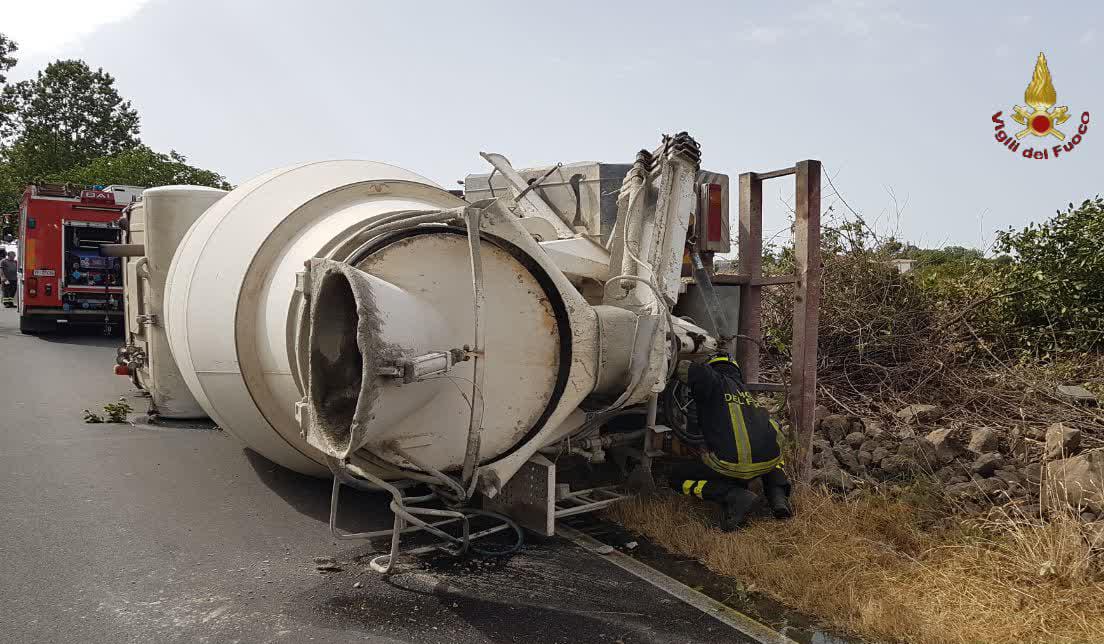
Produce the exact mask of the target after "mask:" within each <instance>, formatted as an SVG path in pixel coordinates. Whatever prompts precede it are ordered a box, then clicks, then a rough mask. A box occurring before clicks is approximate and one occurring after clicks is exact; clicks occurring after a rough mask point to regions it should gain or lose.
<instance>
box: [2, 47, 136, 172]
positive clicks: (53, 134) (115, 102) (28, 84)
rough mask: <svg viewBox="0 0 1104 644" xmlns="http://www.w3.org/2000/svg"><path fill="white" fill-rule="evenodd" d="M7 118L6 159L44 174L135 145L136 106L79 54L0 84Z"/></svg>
mask: <svg viewBox="0 0 1104 644" xmlns="http://www.w3.org/2000/svg"><path fill="white" fill-rule="evenodd" d="M2 100H3V102H4V104H5V105H6V106H7V109H8V110H9V111H10V113H11V118H10V119H9V121H8V122H7V123H6V124H5V127H4V131H3V132H0V136H2V137H3V141H4V143H5V144H6V148H7V149H6V153H5V156H6V157H7V159H6V160H7V161H8V163H10V164H11V165H12V166H13V167H14V168H15V169H16V171H17V172H18V173H19V174H21V175H23V176H24V177H25V178H28V179H31V178H35V177H44V176H47V175H50V174H53V173H55V172H61V171H64V170H67V169H69V168H73V167H76V166H78V165H82V164H84V163H88V162H89V161H91V160H92V159H95V158H98V157H102V156H109V155H112V154H117V153H119V152H122V151H123V150H127V149H130V148H132V147H134V146H136V145H138V142H139V141H138V129H139V128H138V112H137V111H136V110H134V109H133V108H132V107H131V105H130V101H126V100H123V97H122V96H120V95H119V92H118V90H117V89H116V88H115V79H114V78H113V77H112V76H111V75H110V74H108V73H107V72H105V71H103V69H97V70H95V71H93V70H92V69H91V68H89V67H88V65H87V64H86V63H85V62H84V61H81V60H59V61H55V62H53V63H50V64H49V65H47V66H46V69H44V70H42V71H40V72H39V73H38V75H37V76H36V77H35V78H34V79H32V80H26V81H20V82H18V83H13V84H10V85H7V86H5V87H4V91H3V99H2Z"/></svg>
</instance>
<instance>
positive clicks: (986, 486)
mask: <svg viewBox="0 0 1104 644" xmlns="http://www.w3.org/2000/svg"><path fill="white" fill-rule="evenodd" d="M973 484H974V485H975V486H977V488H978V492H980V493H981V494H984V495H985V496H987V497H989V498H993V497H995V496H997V495H998V494H1000V493H1001V492H1003V491H1004V489H1005V487H1007V486H1005V484H1004V481H1002V480H1000V479H981V480H980V481H974V482H973Z"/></svg>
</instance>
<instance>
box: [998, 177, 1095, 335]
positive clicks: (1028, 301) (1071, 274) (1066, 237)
mask: <svg viewBox="0 0 1104 644" xmlns="http://www.w3.org/2000/svg"><path fill="white" fill-rule="evenodd" d="M997 250H998V252H1002V253H1008V254H1009V255H1011V256H1012V258H1013V260H1012V261H1011V262H1008V263H1005V264H1004V265H1003V267H1002V278H1003V281H1004V283H1005V289H1006V290H1007V292H1008V295H1006V296H1004V297H1003V298H1002V299H1001V304H1002V306H1003V312H1004V315H1005V316H1006V317H1007V319H1008V322H1009V324H1010V327H1011V328H1012V329H1014V330H1015V331H1016V332H1017V335H1018V339H1019V341H1020V342H1021V343H1022V344H1024V345H1025V346H1026V347H1030V348H1031V349H1032V350H1033V351H1035V352H1036V353H1051V352H1055V351H1058V352H1061V351H1071V350H1072V351H1090V350H1095V351H1099V350H1100V349H1101V348H1102V347H1104V345H1102V344H1101V341H1100V340H1101V335H1102V334H1104V199H1101V198H1100V197H1099V196H1098V197H1096V198H1094V199H1091V200H1085V201H1084V202H1082V203H1081V205H1080V206H1078V207H1074V205H1073V204H1072V203H1071V204H1069V209H1068V210H1066V211H1065V212H1061V211H1059V212H1058V214H1057V215H1056V216H1055V217H1053V218H1051V219H1049V220H1047V221H1045V222H1043V223H1041V224H1034V223H1033V224H1031V225H1029V226H1028V227H1026V228H1024V229H1022V230H1019V231H1016V230H1011V229H1010V230H1007V231H1003V232H1001V233H998V236H997Z"/></svg>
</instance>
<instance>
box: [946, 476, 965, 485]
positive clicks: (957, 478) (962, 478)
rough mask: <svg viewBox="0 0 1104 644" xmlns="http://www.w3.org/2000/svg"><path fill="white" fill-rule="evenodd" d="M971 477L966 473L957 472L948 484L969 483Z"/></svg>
mask: <svg viewBox="0 0 1104 644" xmlns="http://www.w3.org/2000/svg"><path fill="white" fill-rule="evenodd" d="M969 482H970V477H968V476H966V475H965V474H955V475H954V476H952V477H951V478H950V480H948V481H947V484H948V485H958V484H959V483H969Z"/></svg>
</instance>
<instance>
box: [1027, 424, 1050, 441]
mask: <svg viewBox="0 0 1104 644" xmlns="http://www.w3.org/2000/svg"><path fill="white" fill-rule="evenodd" d="M1024 436H1025V437H1027V438H1030V439H1031V440H1033V441H1041V440H1043V439H1045V438H1046V430H1043V429H1039V428H1038V427H1028V428H1027V429H1025V430H1024Z"/></svg>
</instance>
